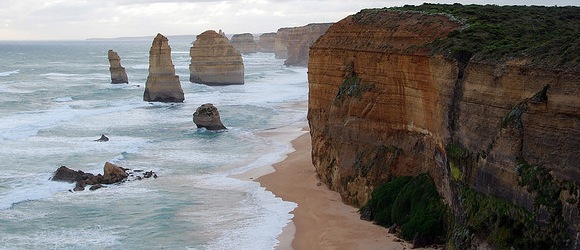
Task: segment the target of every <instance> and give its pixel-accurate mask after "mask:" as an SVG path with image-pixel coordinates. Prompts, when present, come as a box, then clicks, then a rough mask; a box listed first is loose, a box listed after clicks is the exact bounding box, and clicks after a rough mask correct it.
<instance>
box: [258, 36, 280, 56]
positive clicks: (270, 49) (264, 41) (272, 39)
mask: <svg viewBox="0 0 580 250" xmlns="http://www.w3.org/2000/svg"><path fill="white" fill-rule="evenodd" d="M258 51H260V52H264V53H274V52H275V51H276V32H272V33H264V34H261V35H260V39H259V40H258Z"/></svg>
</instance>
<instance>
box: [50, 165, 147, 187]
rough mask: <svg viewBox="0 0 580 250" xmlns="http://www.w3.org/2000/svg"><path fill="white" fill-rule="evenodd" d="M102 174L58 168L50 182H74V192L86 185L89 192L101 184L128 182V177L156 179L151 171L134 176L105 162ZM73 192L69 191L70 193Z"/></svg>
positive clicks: (134, 174) (129, 170)
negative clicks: (88, 186)
mask: <svg viewBox="0 0 580 250" xmlns="http://www.w3.org/2000/svg"><path fill="white" fill-rule="evenodd" d="M103 173H104V174H97V175H94V174H91V173H85V172H83V171H81V170H77V171H75V170H72V169H70V168H68V167H66V166H61V167H59V168H58V169H57V170H56V171H55V172H54V175H53V177H52V178H51V180H53V181H63V182H70V183H73V182H76V184H75V188H74V189H73V190H74V191H83V190H85V187H86V186H87V185H90V186H91V187H90V188H89V189H90V190H96V189H99V188H101V187H104V185H103V184H115V183H122V182H125V181H129V180H130V179H129V177H131V178H132V179H133V180H141V179H143V177H145V178H150V177H153V178H157V174H156V173H155V172H153V171H148V172H145V173H144V174H143V176H141V175H139V174H136V173H135V172H133V171H131V169H126V168H122V167H119V166H117V165H115V164H113V163H110V162H106V163H105V166H104V167H103ZM73 190H70V191H71V192H72V191H73Z"/></svg>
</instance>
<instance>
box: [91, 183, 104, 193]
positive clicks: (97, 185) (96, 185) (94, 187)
mask: <svg viewBox="0 0 580 250" xmlns="http://www.w3.org/2000/svg"><path fill="white" fill-rule="evenodd" d="M102 187H103V185H101V184H95V185H93V186H91V187H90V188H89V190H91V191H95V190H97V189H99V188H102Z"/></svg>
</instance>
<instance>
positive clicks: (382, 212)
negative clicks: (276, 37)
mask: <svg viewBox="0 0 580 250" xmlns="http://www.w3.org/2000/svg"><path fill="white" fill-rule="evenodd" d="M366 206H369V207H370V208H371V209H372V211H373V217H374V221H375V222H376V223H377V224H379V225H382V226H385V227H388V226H391V225H392V224H394V223H396V224H397V225H399V226H400V229H401V233H400V236H401V238H403V239H405V240H413V238H414V237H415V236H417V235H419V236H421V237H423V238H424V239H426V240H427V241H428V242H436V243H443V242H445V237H446V235H447V223H446V221H447V216H448V212H447V208H446V206H445V204H444V203H443V201H442V199H441V197H440V196H439V193H437V190H436V188H435V184H434V183H433V179H431V176H429V175H428V174H421V175H419V176H417V177H409V176H405V177H397V178H395V179H393V180H391V181H390V182H388V183H386V184H384V185H382V186H380V187H378V188H377V189H375V190H374V191H373V193H372V197H371V200H370V201H369V202H368V203H367V205H366Z"/></svg>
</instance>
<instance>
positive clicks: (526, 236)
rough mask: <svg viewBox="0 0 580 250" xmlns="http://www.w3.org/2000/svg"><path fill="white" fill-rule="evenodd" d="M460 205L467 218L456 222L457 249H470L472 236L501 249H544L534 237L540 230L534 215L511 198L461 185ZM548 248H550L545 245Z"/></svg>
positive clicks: (454, 243)
mask: <svg viewBox="0 0 580 250" xmlns="http://www.w3.org/2000/svg"><path fill="white" fill-rule="evenodd" d="M457 190H459V195H460V204H461V208H462V211H463V212H464V213H465V215H464V218H465V221H464V222H461V223H457V222H456V224H455V227H454V229H453V233H452V235H451V240H450V242H451V243H452V244H453V246H455V247H456V248H458V249H468V248H469V246H470V245H471V244H472V243H471V240H472V239H473V235H478V236H477V237H480V238H483V239H485V240H487V241H489V242H490V243H492V244H494V245H495V246H496V247H498V248H499V249H510V248H512V247H514V248H515V249H536V247H539V249H542V247H541V246H544V245H536V244H539V243H541V242H538V241H536V240H535V239H534V238H533V237H532V236H533V235H534V233H535V232H534V231H535V230H540V229H539V228H538V227H537V226H536V224H535V223H534V216H533V214H531V213H530V212H528V211H526V210H525V209H523V208H521V207H519V206H516V205H513V204H511V203H510V202H508V201H505V200H502V199H499V198H495V197H490V196H485V195H482V194H480V193H478V192H477V191H475V190H473V189H471V188H469V187H467V186H463V185H459V186H458V188H457ZM543 249H548V248H543Z"/></svg>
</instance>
